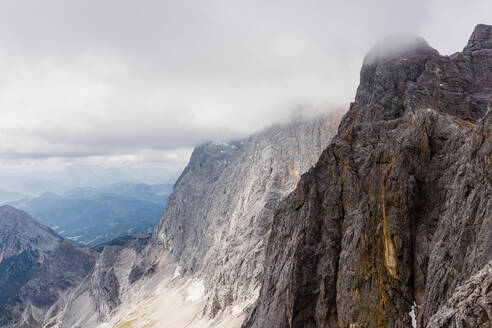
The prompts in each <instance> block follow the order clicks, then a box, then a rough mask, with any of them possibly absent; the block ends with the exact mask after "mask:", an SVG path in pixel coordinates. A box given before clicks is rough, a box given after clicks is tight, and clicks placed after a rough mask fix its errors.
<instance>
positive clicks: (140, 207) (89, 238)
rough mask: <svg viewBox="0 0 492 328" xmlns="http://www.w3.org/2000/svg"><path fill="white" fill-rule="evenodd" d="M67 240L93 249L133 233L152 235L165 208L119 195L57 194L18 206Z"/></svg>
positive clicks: (46, 195) (24, 202)
mask: <svg viewBox="0 0 492 328" xmlns="http://www.w3.org/2000/svg"><path fill="white" fill-rule="evenodd" d="M16 206H18V207H19V208H21V209H23V210H25V211H26V212H28V213H29V214H30V215H32V216H33V218H34V219H36V220H37V221H39V222H41V223H43V224H46V225H48V226H51V227H53V229H56V231H57V232H58V233H59V234H60V235H61V236H63V237H65V238H67V239H69V240H72V241H75V242H77V243H80V244H82V245H87V246H89V247H91V246H95V245H98V244H101V243H105V242H107V241H109V240H111V239H114V238H116V237H119V236H122V235H128V234H132V233H149V232H151V231H152V229H153V228H154V225H155V224H156V223H157V222H158V221H159V218H160V216H161V213H162V210H163V208H164V205H158V204H156V203H154V202H150V201H144V200H140V199H136V198H131V197H126V196H121V195H117V194H95V195H93V196H90V197H88V198H67V197H62V196H59V195H55V194H43V195H41V196H40V197H37V198H33V199H30V200H25V201H22V202H19V203H18V204H16Z"/></svg>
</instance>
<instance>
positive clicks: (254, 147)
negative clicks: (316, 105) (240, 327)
mask: <svg viewBox="0 0 492 328" xmlns="http://www.w3.org/2000/svg"><path fill="white" fill-rule="evenodd" d="M337 124H338V118H337V116H336V115H332V116H323V117H319V118H318V119H315V120H300V121H296V122H292V123H290V124H287V125H278V126H273V127H271V128H268V129H267V130H265V131H263V132H260V133H258V134H255V135H253V136H251V137H249V138H248V139H246V140H242V141H237V142H230V143H208V144H205V145H202V146H200V147H197V148H196V149H195V151H194V152H193V154H192V156H191V159H190V163H189V164H188V166H187V168H186V169H185V171H184V172H183V174H182V176H181V177H180V178H179V180H178V181H177V183H176V185H175V187H174V192H173V194H172V195H171V196H170V197H169V199H168V202H167V205H166V209H165V211H164V214H163V216H162V219H161V222H160V223H159V225H158V226H157V228H156V231H155V235H156V236H157V237H158V238H159V239H160V240H161V241H162V243H163V244H164V247H165V249H166V250H168V251H169V253H170V254H171V256H172V257H173V258H174V259H175V260H176V261H178V262H179V270H180V273H181V274H190V273H191V274H196V275H199V276H201V277H203V279H204V281H205V286H206V289H207V297H208V301H207V304H206V308H205V311H204V312H205V314H206V315H208V316H211V317H214V316H215V315H216V314H217V313H219V312H221V311H223V310H224V309H226V308H228V307H230V306H232V305H238V304H243V305H244V306H245V307H246V306H248V305H249V304H250V303H251V302H252V301H254V300H255V299H256V297H257V296H258V292H259V288H260V281H261V278H262V276H263V263H264V252H265V245H266V241H267V238H268V234H269V231H270V228H271V224H272V219H273V215H274V211H275V210H276V208H277V206H278V203H279V202H280V200H281V199H282V197H284V196H286V195H287V194H288V193H289V192H291V191H292V190H293V189H294V188H295V186H296V184H297V182H298V181H299V178H300V176H301V174H302V173H304V172H306V171H307V170H308V169H309V168H310V167H311V166H312V165H313V164H314V163H315V162H316V161H317V159H318V158H319V155H320V154H321V152H322V151H323V149H325V148H326V146H327V145H328V143H329V142H330V140H331V138H332V136H333V135H334V134H335V131H336V130H335V127H336V126H337Z"/></svg>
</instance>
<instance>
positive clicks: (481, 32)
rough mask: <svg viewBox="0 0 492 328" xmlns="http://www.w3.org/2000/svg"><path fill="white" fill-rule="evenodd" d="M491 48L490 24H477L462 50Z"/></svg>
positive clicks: (491, 26) (491, 32) (491, 27)
mask: <svg viewBox="0 0 492 328" xmlns="http://www.w3.org/2000/svg"><path fill="white" fill-rule="evenodd" d="M477 49H492V25H485V24H478V25H477V26H476V27H475V30H474V31H473V33H472V35H471V36H470V39H469V40H468V44H467V45H466V47H465V49H464V50H463V51H467V50H471V51H473V50H477Z"/></svg>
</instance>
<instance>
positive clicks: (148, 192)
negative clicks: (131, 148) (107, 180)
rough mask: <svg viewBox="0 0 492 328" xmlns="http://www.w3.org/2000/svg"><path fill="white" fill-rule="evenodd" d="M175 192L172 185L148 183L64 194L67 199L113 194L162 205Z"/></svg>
mask: <svg viewBox="0 0 492 328" xmlns="http://www.w3.org/2000/svg"><path fill="white" fill-rule="evenodd" d="M172 190H173V185H172V184H156V185H148V184H146V183H135V182H118V183H114V184H111V185H109V186H103V187H78V188H73V189H70V190H67V191H66V192H64V193H63V194H62V196H63V197H66V198H90V197H94V196H97V195H101V194H113V195H119V196H125V197H129V198H135V199H139V200H143V201H147V202H152V203H156V204H158V205H162V204H165V203H166V199H167V197H168V196H169V194H171V192H172Z"/></svg>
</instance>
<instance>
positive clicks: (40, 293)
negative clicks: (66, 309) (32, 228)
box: [3, 242, 95, 328]
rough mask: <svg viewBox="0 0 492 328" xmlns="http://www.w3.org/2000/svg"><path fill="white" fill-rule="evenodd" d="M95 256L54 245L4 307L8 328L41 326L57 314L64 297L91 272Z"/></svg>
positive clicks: (74, 247) (68, 245)
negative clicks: (14, 296) (38, 266)
mask: <svg viewBox="0 0 492 328" xmlns="http://www.w3.org/2000/svg"><path fill="white" fill-rule="evenodd" d="M94 262H95V256H94V254H93V253H92V252H90V251H89V250H88V249H86V248H83V247H80V246H78V245H76V244H73V243H70V242H62V243H60V244H58V245H57V246H56V248H55V249H54V250H53V252H52V253H51V254H49V256H47V258H46V260H45V261H44V262H43V264H42V265H41V266H40V268H39V269H38V270H36V271H35V273H34V274H33V275H32V277H30V279H29V281H28V282H27V283H26V284H25V285H24V286H23V287H22V289H21V290H20V291H19V293H18V294H17V295H16V298H15V300H14V301H12V302H10V303H9V304H8V305H7V308H6V311H5V312H6V314H7V315H6V317H5V318H4V322H3V324H6V325H7V326H9V327H33V328H34V327H45V324H46V322H45V320H46V318H52V317H56V316H57V315H59V312H60V311H62V309H63V307H62V306H63V304H64V301H65V299H66V294H67V293H68V292H70V291H71V289H73V288H75V287H76V286H78V285H79V283H80V282H81V281H82V280H83V279H84V278H85V277H86V276H87V275H88V274H89V273H90V272H91V271H92V268H93V267H94Z"/></svg>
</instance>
